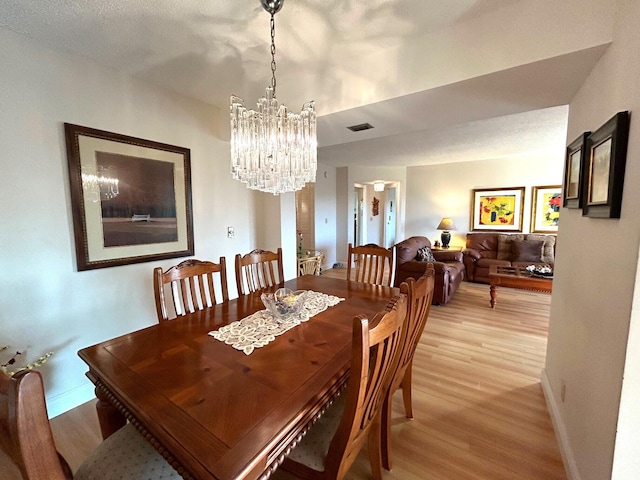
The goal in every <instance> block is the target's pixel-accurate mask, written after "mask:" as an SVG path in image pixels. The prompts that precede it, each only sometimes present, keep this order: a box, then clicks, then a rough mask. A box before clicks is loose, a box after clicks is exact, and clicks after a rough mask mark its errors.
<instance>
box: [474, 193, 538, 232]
mask: <svg viewBox="0 0 640 480" xmlns="http://www.w3.org/2000/svg"><path fill="white" fill-rule="evenodd" d="M524 190H525V187H510V188H481V189H474V190H472V194H471V230H474V231H498V232H521V231H522V211H523V206H524V203H523V199H524Z"/></svg>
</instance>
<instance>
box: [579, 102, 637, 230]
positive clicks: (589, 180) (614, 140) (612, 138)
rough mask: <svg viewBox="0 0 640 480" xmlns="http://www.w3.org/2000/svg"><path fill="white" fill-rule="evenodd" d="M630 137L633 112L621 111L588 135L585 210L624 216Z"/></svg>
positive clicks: (590, 214)
mask: <svg viewBox="0 0 640 480" xmlns="http://www.w3.org/2000/svg"><path fill="white" fill-rule="evenodd" d="M628 137H629V112H619V113H617V114H616V115H615V116H613V117H612V118H611V119H609V121H607V122H606V123H605V124H604V125H602V127H600V128H599V129H598V130H596V131H595V132H593V133H592V134H591V135H589V136H588V137H587V152H588V161H587V162H585V164H586V171H585V175H584V179H583V182H584V185H583V191H584V194H585V198H584V201H583V204H582V214H583V215H585V216H587V217H594V218H620V210H621V208H622V188H623V186H624V170H625V163H626V158H627V140H628Z"/></svg>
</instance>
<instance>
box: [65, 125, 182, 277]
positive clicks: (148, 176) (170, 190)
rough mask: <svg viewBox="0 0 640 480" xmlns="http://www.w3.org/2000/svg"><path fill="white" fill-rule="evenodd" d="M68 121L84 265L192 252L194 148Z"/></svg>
mask: <svg viewBox="0 0 640 480" xmlns="http://www.w3.org/2000/svg"><path fill="white" fill-rule="evenodd" d="M64 129H65V139H66V144H67V164H68V169H69V185H70V193H71V210H72V216H73V230H74V237H75V247H76V264H77V269H78V271H84V270H92V269H97V268H105V267H114V266H119V265H129V264H134V263H141V262H150V261H156V260H163V259H167V258H175V257H186V256H192V255H193V252H194V242H193V207H192V199H191V151H190V150H189V149H188V148H183V147H178V146H175V145H168V144H165V143H160V142H155V141H151V140H144V139H141V138H136V137H131V136H127V135H122V134H118V133H112V132H106V131H104V130H98V129H95V128H90V127H83V126H80V125H74V124H70V123H65V124H64Z"/></svg>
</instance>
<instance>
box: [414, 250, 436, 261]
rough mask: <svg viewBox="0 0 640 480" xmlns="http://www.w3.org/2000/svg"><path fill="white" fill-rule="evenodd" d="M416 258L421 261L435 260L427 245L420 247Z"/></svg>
mask: <svg viewBox="0 0 640 480" xmlns="http://www.w3.org/2000/svg"><path fill="white" fill-rule="evenodd" d="M417 260H420V261H421V262H435V261H436V259H435V258H434V256H433V252H432V251H431V249H430V248H429V247H422V248H420V249H419V250H418V255H417Z"/></svg>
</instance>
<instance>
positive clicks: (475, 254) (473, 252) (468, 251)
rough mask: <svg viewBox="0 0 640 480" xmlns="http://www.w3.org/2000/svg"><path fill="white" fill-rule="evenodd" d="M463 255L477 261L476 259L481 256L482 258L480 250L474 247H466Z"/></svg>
mask: <svg viewBox="0 0 640 480" xmlns="http://www.w3.org/2000/svg"><path fill="white" fill-rule="evenodd" d="M462 255H464V256H465V257H469V258H470V259H472V260H473V261H476V260H479V259H480V258H482V257H481V256H480V252H479V251H478V250H475V249H473V248H466V249H465V250H463V251H462Z"/></svg>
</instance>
